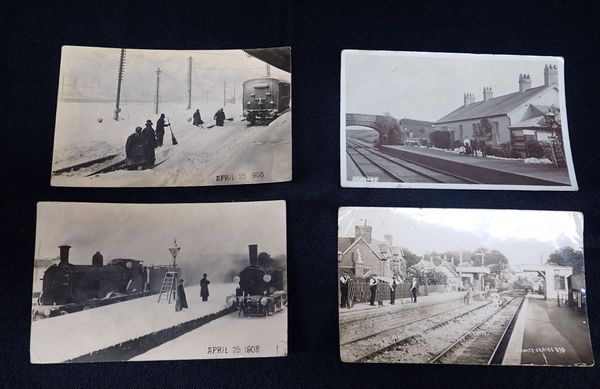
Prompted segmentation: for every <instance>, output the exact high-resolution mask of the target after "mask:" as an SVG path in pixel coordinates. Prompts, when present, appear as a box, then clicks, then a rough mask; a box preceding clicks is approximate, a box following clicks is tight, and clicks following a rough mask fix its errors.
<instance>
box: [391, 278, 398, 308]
mask: <svg viewBox="0 0 600 389" xmlns="http://www.w3.org/2000/svg"><path fill="white" fill-rule="evenodd" d="M397 286H398V279H397V278H396V276H394V277H392V283H391V284H390V304H391V305H394V304H395V303H396V287H397Z"/></svg>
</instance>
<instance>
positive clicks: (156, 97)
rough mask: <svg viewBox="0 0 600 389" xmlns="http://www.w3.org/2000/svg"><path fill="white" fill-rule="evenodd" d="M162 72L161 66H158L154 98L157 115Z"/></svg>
mask: <svg viewBox="0 0 600 389" xmlns="http://www.w3.org/2000/svg"><path fill="white" fill-rule="evenodd" d="M161 73H162V72H161V71H160V68H156V96H155V98H154V102H155V105H154V113H155V114H156V115H158V99H159V90H160V89H159V86H160V74H161Z"/></svg>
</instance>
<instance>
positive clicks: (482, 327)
mask: <svg viewBox="0 0 600 389" xmlns="http://www.w3.org/2000/svg"><path fill="white" fill-rule="evenodd" d="M523 301H524V297H518V296H517V297H513V298H512V300H511V301H509V302H508V303H507V304H505V305H503V306H502V307H501V308H500V309H499V310H498V311H496V312H494V313H493V314H491V315H490V316H488V317H487V318H485V319H484V320H482V321H481V322H480V323H478V324H476V325H474V326H473V327H472V328H470V329H469V330H468V331H467V332H466V333H464V334H463V335H462V336H461V337H460V338H459V339H458V340H456V341H455V342H454V343H452V344H451V345H450V346H448V347H446V348H445V349H444V350H442V352H440V353H439V354H438V355H436V356H435V357H434V358H432V359H431V360H430V361H429V363H453V364H465V365H467V364H468V365H491V364H499V363H501V358H498V355H499V354H500V353H504V350H503V349H502V346H503V344H504V343H505V340H507V339H508V338H509V337H510V335H511V333H512V327H513V325H514V321H515V318H516V317H517V315H518V313H519V311H520V308H521V305H522V304H523ZM505 338H506V339H505Z"/></svg>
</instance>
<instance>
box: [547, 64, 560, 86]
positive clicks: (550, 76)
mask: <svg viewBox="0 0 600 389" xmlns="http://www.w3.org/2000/svg"><path fill="white" fill-rule="evenodd" d="M544 85H558V68H557V67H556V65H546V66H544Z"/></svg>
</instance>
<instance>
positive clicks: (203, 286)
mask: <svg viewBox="0 0 600 389" xmlns="http://www.w3.org/2000/svg"><path fill="white" fill-rule="evenodd" d="M206 277H207V276H206V273H204V274H203V275H202V279H201V280H200V297H202V301H208V284H210V281H209V280H208V279H207V278H206Z"/></svg>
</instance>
